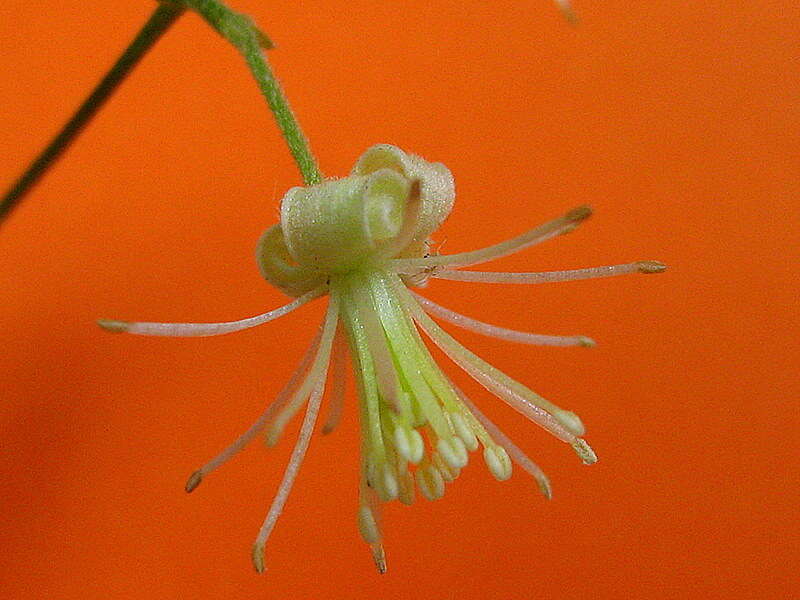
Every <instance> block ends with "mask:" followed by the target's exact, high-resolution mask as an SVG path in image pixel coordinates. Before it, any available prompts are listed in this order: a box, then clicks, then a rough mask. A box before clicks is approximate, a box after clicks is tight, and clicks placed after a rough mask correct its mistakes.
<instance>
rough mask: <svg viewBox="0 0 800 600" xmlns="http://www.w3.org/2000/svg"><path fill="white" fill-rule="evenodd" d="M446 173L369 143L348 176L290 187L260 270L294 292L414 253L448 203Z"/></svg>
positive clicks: (262, 244) (450, 187)
mask: <svg viewBox="0 0 800 600" xmlns="http://www.w3.org/2000/svg"><path fill="white" fill-rule="evenodd" d="M454 197H455V187H454V184H453V177H452V175H451V174H450V171H449V170H448V169H447V168H446V167H445V166H444V165H442V164H440V163H429V162H427V161H425V160H423V159H422V158H420V157H418V156H415V155H412V154H407V153H405V152H403V151H402V150H400V149H399V148H396V147H395V146H389V145H386V144H382V145H378V146H373V147H372V148H370V149H368V150H367V151H366V152H365V153H364V154H363V155H362V156H361V157H360V158H359V160H358V162H357V163H356V165H355V167H354V168H353V171H352V173H351V174H350V175H349V176H347V177H344V178H342V179H332V180H328V181H324V182H322V183H320V184H317V185H313V186H309V187H295V188H292V189H290V190H289V191H288V192H287V194H286V196H284V198H283V200H282V201H281V222H280V224H278V225H275V226H273V227H271V228H270V229H268V230H267V231H266V232H265V233H264V235H262V237H261V239H260V240H259V243H258V247H257V250H256V259H257V261H258V264H259V268H260V269H261V273H262V275H263V276H264V277H265V278H266V279H267V280H268V281H269V282H270V283H272V284H273V285H275V286H276V287H278V288H280V289H281V290H283V291H284V292H286V293H287V294H289V295H291V296H300V295H302V294H304V293H306V292H308V291H310V290H312V289H314V288H315V287H318V286H319V285H321V284H324V283H325V282H326V281H328V280H329V279H330V276H331V275H336V274H343V273H348V272H351V271H354V270H360V269H364V268H370V267H374V266H377V265H380V264H381V263H382V262H383V261H385V260H386V259H389V258H393V257H395V256H402V257H405V258H419V257H421V256H423V254H424V252H425V249H426V241H427V238H428V236H429V235H430V234H431V233H432V232H433V231H434V230H436V229H437V228H438V227H439V226H440V225H441V223H442V222H443V221H444V219H445V218H446V217H447V215H448V214H449V213H450V210H451V209H452V206H453V200H454Z"/></svg>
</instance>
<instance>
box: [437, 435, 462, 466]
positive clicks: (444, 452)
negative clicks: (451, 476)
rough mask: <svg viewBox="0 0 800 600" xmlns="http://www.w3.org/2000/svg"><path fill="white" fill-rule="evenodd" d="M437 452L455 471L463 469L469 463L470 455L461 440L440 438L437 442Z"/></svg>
mask: <svg viewBox="0 0 800 600" xmlns="http://www.w3.org/2000/svg"><path fill="white" fill-rule="evenodd" d="M436 451H437V452H438V453H439V454H440V455H441V457H442V458H443V459H444V461H445V462H446V463H447V464H448V465H449V466H450V467H452V468H454V469H463V468H464V467H465V466H467V462H469V455H468V454H467V449H466V447H465V446H464V442H462V441H461V438H458V437H451V438H439V440H438V441H437V442H436Z"/></svg>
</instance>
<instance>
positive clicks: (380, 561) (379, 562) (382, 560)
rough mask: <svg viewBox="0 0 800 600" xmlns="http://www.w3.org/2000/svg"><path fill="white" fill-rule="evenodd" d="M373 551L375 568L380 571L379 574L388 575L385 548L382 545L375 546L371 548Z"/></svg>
mask: <svg viewBox="0 0 800 600" xmlns="http://www.w3.org/2000/svg"><path fill="white" fill-rule="evenodd" d="M371 550H372V560H373V562H374V563H375V568H376V569H378V573H379V574H380V575H383V574H385V573H386V553H385V552H384V551H383V546H382V545H381V544H373V545H372V546H371Z"/></svg>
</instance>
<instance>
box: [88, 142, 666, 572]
mask: <svg viewBox="0 0 800 600" xmlns="http://www.w3.org/2000/svg"><path fill="white" fill-rule="evenodd" d="M454 200H455V187H454V183H453V178H452V175H451V174H450V171H449V170H448V169H447V168H446V167H445V166H444V165H442V164H440V163H430V162H427V161H425V160H423V159H422V158H420V157H418V156H415V155H412V154H407V153H405V152H404V151H402V150H400V149H399V148H397V147H395V146H390V145H377V146H373V147H372V148H370V149H368V150H367V151H366V152H365V153H364V154H363V155H362V156H361V157H360V158H359V159H358V161H357V163H356V165H355V167H354V168H353V171H352V173H351V174H350V175H349V176H348V177H345V178H342V179H332V180H327V181H324V182H322V183H319V184H317V185H311V186H308V187H295V188H292V189H290V190H289V191H288V192H287V194H286V196H285V197H284V198H283V200H282V202H281V219H280V223H279V224H278V225H275V226H273V227H271V228H270V229H268V230H267V231H266V232H265V233H264V234H263V235H262V237H261V239H260V240H259V243H258V247H257V250H256V258H257V261H258V265H259V267H260V269H261V272H262V274H263V275H264V277H265V278H266V279H267V281H269V282H270V283H271V284H273V285H275V286H276V287H278V288H279V289H281V290H282V291H284V292H285V293H287V294H288V295H290V296H293V297H294V298H295V300H294V301H292V302H290V303H289V304H286V305H285V306H282V307H280V308H277V309H275V310H272V311H269V312H266V313H264V314H262V315H258V316H255V317H251V318H248V319H243V320H240V321H232V322H227V323H145V322H126V321H110V320H101V321H99V324H100V326H101V327H103V328H104V329H107V330H109V331H115V332H127V333H134V334H141V335H160V336H211V335H221V334H225V333H230V332H233V331H240V330H242V329H246V328H249V327H254V326H256V325H260V324H262V323H266V322H267V321H271V320H273V319H276V318H278V317H281V316H283V315H285V314H287V313H289V312H291V311H293V310H295V309H296V308H299V307H300V306H302V305H304V304H306V303H307V302H310V301H311V300H314V299H316V298H319V297H321V296H326V295H327V296H329V298H330V300H329V303H328V309H327V312H326V315H325V319H324V322H323V323H322V326H321V327H320V329H319V332H318V334H317V336H316V337H315V339H314V340H313V342H312V343H311V346H310V347H309V349H308V351H307V352H306V354H305V356H304V357H303V359H302V360H301V362H300V365H299V366H298V367H297V369H296V371H295V372H294V374H293V376H292V377H291V378H290V380H289V382H288V383H287V384H286V386H285V387H284V388H283V390H282V391H281V392H280V393H279V394H278V396H277V398H276V399H275V400H274V401H273V402H272V404H270V405H269V406H268V407H267V409H266V410H265V411H264V413H263V414H262V415H261V416H260V417H259V418H258V420H257V421H256V422H255V423H254V424H253V425H252V426H251V427H250V428H249V429H248V430H247V431H246V432H245V433H243V434H242V435H241V436H240V437H239V438H238V439H237V440H236V441H235V442H234V443H233V444H231V445H230V446H229V447H228V448H226V449H225V450H224V451H223V452H222V453H220V454H219V455H218V456H216V457H215V458H214V459H212V460H211V461H210V462H208V463H207V464H206V465H204V466H203V467H201V468H200V469H198V470H197V471H195V472H194V473H193V474H192V475H191V477H189V480H188V481H187V483H186V491H187V492H191V491H193V490H194V489H195V488H196V487H197V486H198V485H199V484H200V483H201V482H202V481H203V479H204V478H205V477H206V476H207V475H208V474H209V473H211V472H212V471H214V470H215V469H217V468H218V467H219V466H221V465H222V464H223V463H225V462H226V461H227V460H228V459H230V458H231V457H232V456H233V455H235V454H236V453H237V452H239V451H240V450H241V449H242V448H244V446H245V445H246V444H247V443H248V442H250V441H251V440H252V439H253V438H254V437H256V436H257V435H258V434H260V433H264V435H265V436H266V441H267V443H268V444H275V443H276V442H277V441H278V439H279V438H280V437H281V434H282V432H283V430H284V428H285V426H286V425H287V423H288V422H289V421H290V420H291V419H292V418H293V417H294V416H295V415H296V414H297V413H298V412H299V411H300V409H301V408H303V406H304V405H305V406H306V409H305V410H306V412H305V418H304V420H303V424H302V426H301V428H300V434H299V437H298V440H297V442H296V445H295V447H294V450H293V452H292V454H291V458H290V459H289V464H288V466H287V468H286V472H285V474H284V477H283V481H282V482H281V485H280V487H279V489H278V493H277V494H276V496H275V499H274V500H273V503H272V506H271V507H270V510H269V513H268V514H267V517H266V519H265V521H264V524H263V525H262V527H261V530H260V531H259V533H258V536H257V538H256V541H255V543H254V545H253V564H254V566H255V568H256V570H257V571H259V572H262V571H263V570H264V547H265V544H266V541H267V538H268V537H269V535H270V532H271V531H272V529H273V527H274V525H275V522H276V520H277V518H278V515H279V514H280V512H281V510H282V509H283V506H284V503H285V502H286V498H287V496H288V494H289V491H290V490H291V487H292V484H293V482H294V479H295V477H296V475H297V472H298V469H299V467H300V463H301V462H302V460H303V457H304V455H305V453H306V450H307V448H308V445H309V441H310V438H311V434H312V431H313V429H314V427H315V423H316V421H317V416H318V414H319V410H320V403H321V400H322V397H323V392H324V390H325V387H326V381H328V371H329V370H331V371H332V377H331V378H330V379H331V383H330V392H329V399H330V411H329V414H328V417H327V421H326V423H325V424H324V427H323V432H324V433H327V432H330V431H332V430H333V429H334V428H335V427H336V424H337V423H338V420H339V417H340V415H341V407H342V403H343V401H344V377H345V369H346V360H347V354H348V350H349V353H350V354H351V355H352V364H353V369H354V372H355V376H356V382H357V389H358V396H359V407H360V418H361V432H362V433H361V448H362V452H361V485H360V501H359V507H358V524H359V530H360V532H361V535H362V537H363V538H364V540H365V541H366V542H367V543H368V544H369V545H370V547H371V550H372V553H373V558H374V560H375V563H376V565H377V567H378V569H379V570H380V571H381V572H384V571H385V569H386V561H385V556H384V551H383V547H382V545H381V532H380V527H379V525H378V524H379V522H380V517H379V508H380V503H381V502H387V501H390V500H395V499H397V500H399V501H400V502H402V503H404V504H411V503H412V502H413V500H414V495H415V489H416V490H418V491H419V493H420V494H422V495H423V496H424V497H425V498H427V499H429V500H434V499H436V498H440V497H441V496H442V495H443V494H444V490H445V484H446V483H448V482H450V481H453V480H454V479H455V478H456V477H458V475H459V473H460V471H461V469H463V468H464V467H465V466H466V465H467V463H468V461H469V453H470V452H474V451H476V450H478V448H480V447H482V448H483V450H482V454H483V460H484V463H485V464H486V467H487V468H488V470H489V471H490V472H491V474H492V475H493V476H494V477H495V478H496V479H498V480H500V481H503V480H505V479H508V478H509V477H510V476H511V469H512V461H513V462H516V463H517V464H518V465H519V466H520V467H522V469H524V470H525V471H527V472H528V473H530V474H531V475H532V476H533V477H534V478H535V479H536V481H537V483H538V485H539V487H540V489H541V491H542V493H543V494H544V495H545V496H546V497H548V498H549V497H550V483H549V481H548V479H547V477H546V476H545V475H544V473H543V472H542V470H541V469H540V468H539V467H538V466H537V465H536V464H535V463H533V462H532V461H531V460H530V459H529V458H528V457H527V456H526V455H525V454H524V453H523V452H522V451H521V450H520V449H519V448H518V447H517V446H516V445H514V443H513V442H511V440H509V439H508V438H507V437H506V436H505V435H503V433H502V432H501V431H500V430H499V429H498V428H497V427H496V426H495V425H494V424H493V423H491V421H489V420H488V419H487V418H486V417H485V416H484V415H483V414H482V413H481V411H480V410H478V408H477V407H476V406H475V405H474V404H473V403H472V401H471V400H470V399H469V398H467V397H466V396H465V395H464V394H463V393H462V392H461V390H459V389H458V388H457V387H456V386H455V385H454V384H453V383H452V382H451V381H450V379H448V377H447V375H445V373H444V372H443V371H442V370H441V369H440V368H439V366H438V365H437V364H436V362H435V361H434V360H433V358H432V357H431V355H430V353H429V351H428V349H427V348H426V346H425V344H424V343H423V340H422V336H421V333H425V334H426V335H427V336H428V337H429V338H430V339H431V340H432V341H433V342H434V343H435V344H436V345H437V346H439V347H440V348H441V349H442V350H443V351H444V353H445V354H446V355H447V356H449V357H450V358H451V359H452V360H453V362H455V363H456V364H458V365H459V366H460V367H461V368H463V369H464V370H465V371H466V372H467V373H469V374H470V375H471V376H472V377H473V378H474V379H476V380H477V381H478V382H479V383H480V384H481V385H483V386H484V387H485V388H486V389H488V390H489V391H491V392H492V393H493V394H495V395H496V396H498V397H499V398H501V399H502V400H504V401H505V402H506V403H507V404H509V405H510V406H512V407H513V408H515V409H516V410H517V411H519V412H520V413H522V414H523V415H525V416H526V417H528V418H529V419H530V420H532V421H533V422H535V423H536V424H538V425H539V426H541V427H543V428H544V429H546V430H547V431H549V432H550V433H552V434H553V435H554V436H555V437H556V438H558V439H559V440H561V441H563V442H566V443H568V444H569V445H570V446H572V448H573V449H574V450H575V452H576V453H577V454H578V456H579V457H580V459H581V460H582V461H583V462H584V463H586V464H591V463H594V462H595V461H596V460H597V457H596V455H595V453H594V451H593V450H592V449H591V447H590V446H589V444H588V443H586V441H585V440H584V439H583V438H582V437H581V436H582V435H583V434H584V432H585V429H584V426H583V423H582V422H581V420H580V418H579V417H578V416H577V415H576V414H575V413H573V412H570V411H567V410H564V409H562V408H559V407H558V406H555V405H554V404H552V403H551V402H548V401H547V400H545V399H544V398H542V397H541V396H539V395H537V394H536V393H535V392H533V391H531V390H530V389H529V388H527V387H526V386H524V385H523V384H521V383H519V382H518V381H516V380H514V379H512V378H511V377H509V376H508V375H506V374H505V373H503V372H502V371H500V370H499V369H497V368H495V367H493V366H492V365H490V364H489V363H487V362H486V361H484V360H482V359H481V358H479V357H478V356H476V355H475V354H473V353H472V352H470V351H469V350H468V349H466V348H465V347H464V346H462V345H461V344H459V343H458V342H457V341H456V340H455V339H454V338H452V337H451V336H450V335H449V334H448V333H446V332H445V331H444V330H443V329H441V328H440V327H439V325H437V324H436V323H435V322H434V321H433V319H431V317H430V316H429V315H433V316H436V317H438V318H440V319H443V320H445V321H449V322H451V323H453V324H455V325H458V326H460V327H464V328H466V329H471V330H473V331H477V332H479V333H483V334H486V335H490V336H494V337H498V338H501V339H505V340H511V341H515V342H522V343H527V344H540V345H550V346H592V345H594V343H593V342H592V340H590V339H589V338H587V337H583V336H570V337H564V336H549V335H537V334H532V333H526V332H521V331H513V330H510V329H504V328H501V327H496V326H494V325H489V324H487V323H483V322H481V321H477V320H474V319H471V318H469V317H466V316H464V315H461V314H458V313H455V312H453V311H451V310H449V309H447V308H444V307H442V306H439V305H438V304H436V303H434V302H432V301H430V300H427V299H425V298H423V297H422V296H419V295H417V294H416V293H414V292H413V291H411V289H410V288H412V287H421V286H424V285H425V284H426V283H427V281H428V280H429V279H430V278H439V279H450V280H457V281H481V282H487V283H542V282H549V281H566V280H574V279H588V278H593V277H607V276H612V275H621V274H625V273H635V272H641V273H657V272H660V271H663V270H664V269H665V268H666V267H665V265H663V264H662V263H659V262H656V261H642V262H634V263H630V264H624V265H614V266H606V267H595V268H589V269H578V270H571V271H555V272H545V273H492V272H477V271H461V270H459V269H461V268H462V267H467V266H472V265H476V264H479V263H484V262H487V261H490V260H493V259H496V258H499V257H501V256H506V255H508V254H512V253H514V252H518V251H520V250H522V249H524V248H527V247H529V246H533V245H534V244H538V243H539V242H542V241H545V240H547V239H550V238H553V237H556V236H558V235H561V234H563V233H567V232H569V231H572V230H573V229H575V227H576V226H577V225H578V224H579V223H580V222H582V221H583V220H584V219H586V218H587V217H588V216H589V215H590V214H591V210H590V209H589V208H588V207H580V208H576V209H574V210H571V211H569V212H568V213H566V214H565V215H564V216H562V217H559V218H557V219H555V220H553V221H550V222H549V223H545V224H544V225H541V226H539V227H536V228H534V229H532V230H530V231H528V232H526V233H523V234H522V235H519V236H517V237H515V238H513V239H510V240H507V241H505V242H501V243H499V244H496V245H494V246H489V247H487V248H483V249H480V250H475V251H472V252H464V253H460V254H451V255H430V254H429V253H428V247H429V243H430V242H429V236H430V235H431V234H432V233H433V232H434V231H435V230H436V229H437V228H438V227H439V226H440V225H441V224H442V222H443V221H444V220H445V219H446V218H447V216H448V215H449V213H450V211H451V210H452V208H453V202H454Z"/></svg>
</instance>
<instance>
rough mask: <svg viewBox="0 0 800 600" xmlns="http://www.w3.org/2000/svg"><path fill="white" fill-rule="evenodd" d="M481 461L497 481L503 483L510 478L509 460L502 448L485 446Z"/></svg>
mask: <svg viewBox="0 0 800 600" xmlns="http://www.w3.org/2000/svg"><path fill="white" fill-rule="evenodd" d="M483 460H484V462H485V463H486V467H487V468H488V469H489V472H490V473H491V474H492V475H493V476H494V478H495V479H497V481H505V480H506V479H508V478H509V477H511V470H512V469H511V459H510V458H509V457H508V453H507V452H506V451H505V449H504V448H503V447H502V446H497V445H495V446H486V447H485V448H484V449H483Z"/></svg>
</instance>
